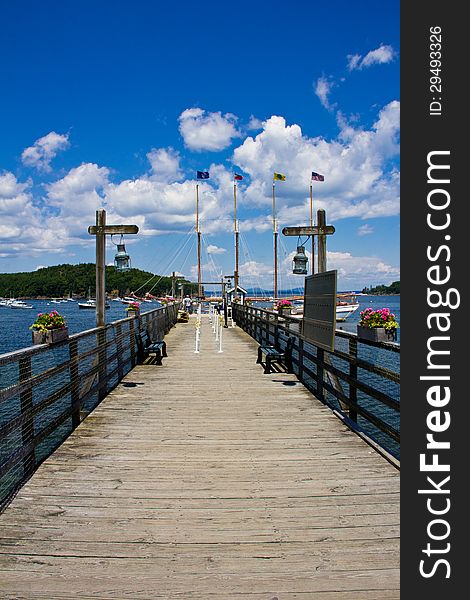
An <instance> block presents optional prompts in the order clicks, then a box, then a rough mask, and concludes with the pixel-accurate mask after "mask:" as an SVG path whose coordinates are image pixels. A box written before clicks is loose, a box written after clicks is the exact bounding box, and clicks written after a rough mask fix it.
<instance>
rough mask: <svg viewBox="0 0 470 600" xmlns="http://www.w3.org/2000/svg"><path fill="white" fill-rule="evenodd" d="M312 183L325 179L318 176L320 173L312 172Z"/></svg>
mask: <svg viewBox="0 0 470 600" xmlns="http://www.w3.org/2000/svg"><path fill="white" fill-rule="evenodd" d="M312 181H325V178H324V177H323V175H320V173H315V171H312Z"/></svg>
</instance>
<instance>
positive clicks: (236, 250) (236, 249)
mask: <svg viewBox="0 0 470 600" xmlns="http://www.w3.org/2000/svg"><path fill="white" fill-rule="evenodd" d="M233 230H234V233H235V271H234V272H233V279H234V287H235V296H236V295H237V293H238V256H239V245H238V227H237V184H236V183H235V182H234V184H233Z"/></svg>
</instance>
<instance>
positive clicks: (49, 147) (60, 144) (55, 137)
mask: <svg viewBox="0 0 470 600" xmlns="http://www.w3.org/2000/svg"><path fill="white" fill-rule="evenodd" d="M69 146H70V142H69V135H68V133H66V134H60V133H56V132H55V131H51V132H50V133H48V134H47V135H45V136H43V137H41V138H39V139H38V140H36V141H35V142H34V144H33V145H32V146H29V148H25V149H24V150H23V153H22V154H21V160H22V161H23V164H24V165H26V166H28V167H34V168H35V169H37V170H38V171H43V172H46V173H48V172H50V171H51V170H52V168H51V161H52V159H53V158H54V157H55V156H56V155H57V153H58V152H60V151H61V150H66V149H67V148H68V147H69Z"/></svg>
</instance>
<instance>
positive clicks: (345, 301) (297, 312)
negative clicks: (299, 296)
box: [291, 294, 359, 321]
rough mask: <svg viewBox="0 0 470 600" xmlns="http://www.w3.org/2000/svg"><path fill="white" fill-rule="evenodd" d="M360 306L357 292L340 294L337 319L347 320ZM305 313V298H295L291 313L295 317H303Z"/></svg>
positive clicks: (337, 301)
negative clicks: (357, 300)
mask: <svg viewBox="0 0 470 600" xmlns="http://www.w3.org/2000/svg"><path fill="white" fill-rule="evenodd" d="M358 308H359V303H358V302H356V296H355V294H338V297H337V300H336V320H337V321H345V320H346V319H347V318H348V317H350V316H351V315H352V314H353V313H354V312H355V311H356V310H357V309H358ZM303 314H304V303H303V300H293V301H292V308H291V315H292V316H294V317H302V316H303Z"/></svg>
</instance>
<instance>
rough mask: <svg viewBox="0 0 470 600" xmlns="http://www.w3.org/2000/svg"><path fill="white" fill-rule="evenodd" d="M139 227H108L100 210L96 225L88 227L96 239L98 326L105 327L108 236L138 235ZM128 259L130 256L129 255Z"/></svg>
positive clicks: (104, 213)
mask: <svg viewBox="0 0 470 600" xmlns="http://www.w3.org/2000/svg"><path fill="white" fill-rule="evenodd" d="M138 231H139V228H138V227H137V225H106V211H105V210H104V209H103V208H100V209H99V210H97V211H96V225H90V226H89V227H88V233H89V234H90V235H94V236H95V238H96V326H97V327H103V326H104V325H105V318H104V316H105V304H106V287H105V272H106V237H105V236H106V235H123V234H125V233H132V234H135V233H138ZM126 256H127V259H128V258H129V255H127V253H126Z"/></svg>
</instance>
